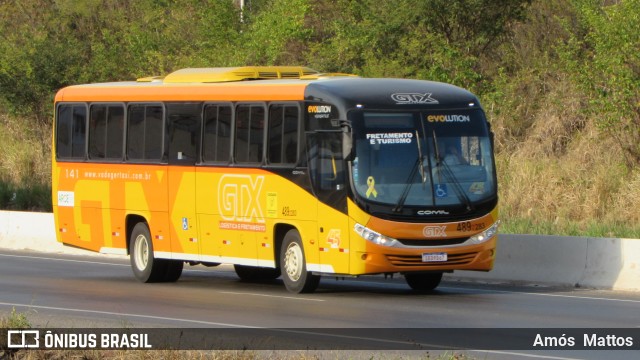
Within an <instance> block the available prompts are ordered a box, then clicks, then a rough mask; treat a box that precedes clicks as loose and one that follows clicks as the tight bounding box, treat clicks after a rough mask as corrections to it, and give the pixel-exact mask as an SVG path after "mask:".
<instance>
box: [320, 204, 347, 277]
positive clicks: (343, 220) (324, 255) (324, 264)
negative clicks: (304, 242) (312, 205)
mask: <svg viewBox="0 0 640 360" xmlns="http://www.w3.org/2000/svg"><path fill="white" fill-rule="evenodd" d="M318 242H319V250H320V264H321V266H320V269H319V271H320V272H324V273H337V274H348V273H349V253H350V252H351V246H350V236H349V221H348V217H347V215H346V214H344V213H342V212H340V211H338V210H336V209H334V208H332V207H330V206H328V205H325V204H323V203H321V202H318Z"/></svg>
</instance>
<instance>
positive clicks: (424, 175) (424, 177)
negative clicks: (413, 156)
mask: <svg viewBox="0 0 640 360" xmlns="http://www.w3.org/2000/svg"><path fill="white" fill-rule="evenodd" d="M416 143H417V144H418V162H419V165H420V178H421V179H422V188H423V189H424V183H425V182H427V173H426V172H425V171H424V155H422V148H421V147H420V135H419V134H418V130H416Z"/></svg>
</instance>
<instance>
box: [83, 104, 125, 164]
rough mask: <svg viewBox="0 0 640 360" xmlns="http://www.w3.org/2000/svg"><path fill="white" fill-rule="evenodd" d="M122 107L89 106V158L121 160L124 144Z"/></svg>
mask: <svg viewBox="0 0 640 360" xmlns="http://www.w3.org/2000/svg"><path fill="white" fill-rule="evenodd" d="M123 127H124V108H123V106H122V105H105V104H97V105H91V110H90V112H89V158H90V159H93V160H101V159H106V160H121V159H122V145H123V143H124V132H123Z"/></svg>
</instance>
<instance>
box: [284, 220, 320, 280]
mask: <svg viewBox="0 0 640 360" xmlns="http://www.w3.org/2000/svg"><path fill="white" fill-rule="evenodd" d="M280 269H282V270H281V272H282V280H283V281H284V286H285V287H286V288H287V290H289V291H291V292H294V293H310V292H313V291H315V289H316V288H317V287H318V284H320V276H318V275H313V274H312V273H311V272H309V271H307V262H306V260H305V257H304V248H303V247H302V240H301V239H300V234H299V233H298V231H297V230H289V231H288V232H287V233H286V234H285V236H284V239H283V241H282V247H281V249H280Z"/></svg>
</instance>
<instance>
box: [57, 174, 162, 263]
mask: <svg viewBox="0 0 640 360" xmlns="http://www.w3.org/2000/svg"><path fill="white" fill-rule="evenodd" d="M165 172H166V171H165V169H164V168H163V167H162V166H137V165H125V166H123V165H112V166H110V165H108V164H86V163H65V162H61V163H57V164H56V166H55V170H54V174H53V176H54V177H55V178H56V180H55V181H54V188H53V191H54V194H53V198H54V210H55V211H54V212H55V214H56V219H55V220H56V228H57V234H58V241H60V242H62V243H64V244H68V245H72V246H77V247H80V248H84V249H87V250H93V251H101V250H104V251H106V252H109V251H110V250H109V249H124V248H125V247H126V228H125V223H124V221H125V219H124V214H125V209H128V210H127V213H129V214H136V215H139V216H142V217H143V218H144V219H145V221H147V222H148V223H149V226H150V228H151V231H152V233H153V231H154V230H153V226H152V220H151V219H149V217H150V216H144V215H141V214H150V213H151V209H153V210H154V211H155V212H159V213H164V214H165V215H164V217H165V218H166V212H167V196H166V194H167V190H166V189H167V180H166V176H165ZM163 221H166V219H164V220H163ZM156 250H159V249H158V248H156ZM120 251H121V250H120ZM166 251H170V248H167V249H166Z"/></svg>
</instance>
